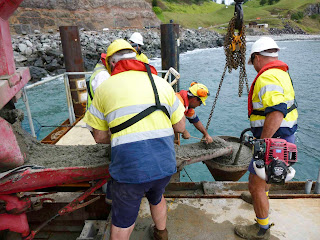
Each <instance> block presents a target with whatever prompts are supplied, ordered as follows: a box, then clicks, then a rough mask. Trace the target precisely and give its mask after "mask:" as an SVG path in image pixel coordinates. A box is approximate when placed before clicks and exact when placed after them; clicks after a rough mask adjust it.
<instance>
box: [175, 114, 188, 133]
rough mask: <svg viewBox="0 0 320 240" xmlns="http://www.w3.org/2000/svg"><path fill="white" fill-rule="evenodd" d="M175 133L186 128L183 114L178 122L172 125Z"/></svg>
mask: <svg viewBox="0 0 320 240" xmlns="http://www.w3.org/2000/svg"><path fill="white" fill-rule="evenodd" d="M172 128H173V130H174V132H175V133H183V132H184V131H185V130H186V117H185V116H183V117H182V118H181V120H180V121H179V122H177V123H176V124H174V125H172Z"/></svg>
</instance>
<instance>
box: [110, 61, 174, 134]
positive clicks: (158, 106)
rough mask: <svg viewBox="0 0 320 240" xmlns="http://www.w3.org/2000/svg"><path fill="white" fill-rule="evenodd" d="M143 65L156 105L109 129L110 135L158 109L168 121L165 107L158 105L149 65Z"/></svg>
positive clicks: (157, 96)
mask: <svg viewBox="0 0 320 240" xmlns="http://www.w3.org/2000/svg"><path fill="white" fill-rule="evenodd" d="M144 65H145V67H146V69H147V73H148V76H149V79H150V82H151V85H152V89H153V92H154V97H155V101H156V105H153V106H150V107H148V108H147V109H145V110H143V111H142V112H140V113H138V114H137V115H135V116H133V117H132V118H130V119H128V120H127V121H125V122H123V123H121V124H119V125H118V126H115V127H112V128H110V131H111V133H112V134H115V133H117V132H120V131H122V130H123V129H126V128H128V127H130V126H132V125H133V124H135V123H137V122H139V121H140V120H141V119H143V118H145V117H146V116H148V115H150V114H151V113H153V112H154V111H156V110H158V109H160V110H161V111H163V112H164V113H165V114H166V115H167V117H168V118H169V119H170V114H169V113H168V110H167V109H166V107H165V106H163V105H161V104H160V100H159V95H158V91H157V87H156V85H155V83H154V79H153V77H152V74H151V70H150V66H149V64H146V63H145V64H144Z"/></svg>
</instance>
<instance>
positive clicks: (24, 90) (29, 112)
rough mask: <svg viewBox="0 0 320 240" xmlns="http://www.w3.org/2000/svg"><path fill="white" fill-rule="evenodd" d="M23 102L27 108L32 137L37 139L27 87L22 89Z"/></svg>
mask: <svg viewBox="0 0 320 240" xmlns="http://www.w3.org/2000/svg"><path fill="white" fill-rule="evenodd" d="M22 100H23V102H24V105H25V106H26V110H27V116H28V121H29V126H30V131H31V135H32V136H33V137H35V138H37V136H36V133H35V131H34V125H33V121H32V116H31V111H30V105H29V100H28V95H27V90H26V88H25V87H24V88H23V89H22Z"/></svg>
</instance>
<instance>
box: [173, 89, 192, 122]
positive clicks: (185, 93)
mask: <svg viewBox="0 0 320 240" xmlns="http://www.w3.org/2000/svg"><path fill="white" fill-rule="evenodd" d="M176 95H177V97H178V98H179V100H180V101H181V102H182V104H183V106H184V108H185V109H186V110H185V112H184V115H185V116H186V117H189V118H191V117H192V116H193V115H195V113H196V112H195V111H194V109H193V108H189V99H188V91H186V90H181V91H180V92H178V93H176Z"/></svg>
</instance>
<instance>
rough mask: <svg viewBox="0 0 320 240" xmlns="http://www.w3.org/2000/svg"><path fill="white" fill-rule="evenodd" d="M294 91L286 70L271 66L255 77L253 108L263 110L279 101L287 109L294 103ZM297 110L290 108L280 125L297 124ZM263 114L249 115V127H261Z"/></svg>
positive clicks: (277, 103)
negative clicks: (285, 105)
mask: <svg viewBox="0 0 320 240" xmlns="http://www.w3.org/2000/svg"><path fill="white" fill-rule="evenodd" d="M294 99H295V93H294V89H293V86H292V82H291V79H290V76H289V74H288V73H287V72H285V71H283V70H280V69H276V68H272V69H269V70H267V71H265V72H264V73H262V74H261V75H260V76H259V78H258V79H257V81H256V83H255V87H254V91H253V95H252V106H253V110H258V111H265V109H266V108H268V107H273V106H276V105H279V104H281V103H285V104H287V109H289V108H290V107H291V106H292V105H293V104H294ZM297 119H298V111H297V109H294V110H292V111H291V112H290V113H288V114H287V115H286V117H285V118H284V119H283V121H282V123H281V125H280V127H286V128H292V127H293V126H294V125H296V124H297ZM264 121H265V116H260V115H254V114H251V116H250V125H251V127H263V125H264Z"/></svg>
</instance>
